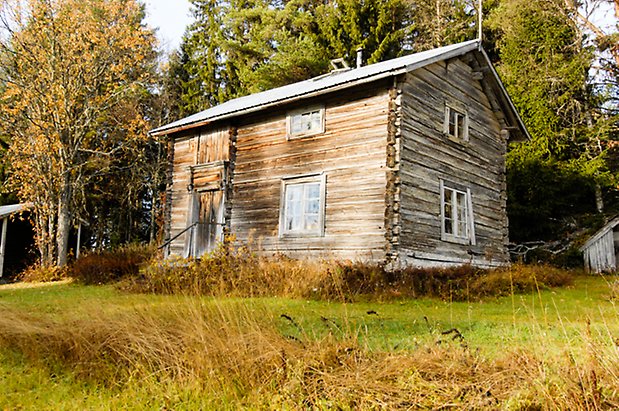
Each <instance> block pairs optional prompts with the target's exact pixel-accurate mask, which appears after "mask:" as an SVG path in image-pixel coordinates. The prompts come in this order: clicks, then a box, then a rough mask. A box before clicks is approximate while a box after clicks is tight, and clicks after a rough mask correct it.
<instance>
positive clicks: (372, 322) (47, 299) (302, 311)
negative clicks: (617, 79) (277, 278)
mask: <svg viewBox="0 0 619 411" xmlns="http://www.w3.org/2000/svg"><path fill="white" fill-rule="evenodd" d="M609 295H610V292H609V285H608V283H607V280H606V279H605V278H603V277H599V276H579V277H577V278H576V282H575V285H574V286H573V287H570V288H564V289H555V290H547V291H541V292H539V293H534V294H529V295H515V296H509V297H501V298H496V299H488V300H486V301H483V302H449V301H440V300H436V299H419V300H403V301H395V302H370V303H335V302H323V301H308V300H301V299H283V298H254V299H233V298H230V299H221V298H217V299H213V298H204V300H206V301H208V302H210V303H212V304H219V305H227V304H241V305H244V306H246V308H249V309H259V310H260V311H261V312H262V310H266V311H267V312H268V313H270V316H271V318H272V321H274V322H275V323H276V325H277V327H278V328H279V329H280V330H281V332H282V333H284V334H285V335H289V336H294V337H296V338H320V337H322V336H324V335H326V334H329V333H332V334H334V335H336V336H337V334H338V333H340V332H342V333H343V332H353V333H355V334H357V335H358V336H359V338H360V339H361V340H362V341H363V342H364V343H365V345H366V346H367V347H368V348H370V349H373V350H391V349H394V348H397V349H413V348H415V347H416V346H418V345H419V344H423V343H426V342H429V341H438V340H439V339H441V340H446V339H448V336H447V337H444V336H441V332H443V331H447V330H450V329H452V328H456V329H457V330H458V331H459V332H460V333H461V334H462V335H463V337H464V341H465V342H466V343H467V344H468V345H469V346H471V347H475V348H480V349H483V350H484V351H486V352H487V353H492V352H494V351H496V350H497V349H498V350H501V347H500V346H501V345H503V344H505V343H506V342H508V343H509V344H510V345H513V346H519V345H523V344H528V343H529V342H530V341H531V340H532V339H535V338H538V337H539V336H540V332H541V333H542V335H543V336H544V337H545V338H546V337H549V338H551V341H555V342H556V343H557V344H560V345H561V344H563V343H565V342H566V341H565V337H566V334H567V336H574V335H577V334H579V333H581V332H582V331H583V330H584V327H585V324H586V321H587V320H589V321H590V322H591V328H592V331H593V332H594V333H596V332H597V333H607V332H610V333H611V334H613V335H619V321H617V320H618V318H619V310H618V309H617V307H616V305H615V302H614V301H612V300H611V299H610V298H609ZM192 299H193V298H191V297H179V296H160V295H143V294H126V293H122V292H119V291H117V290H116V289H115V288H114V287H113V286H110V285H105V286H81V285H76V284H67V283H61V284H54V283H52V284H47V285H42V286H35V287H23V288H22V287H11V286H5V287H0V307H2V306H3V305H5V306H7V307H11V308H14V309H19V310H23V311H25V312H28V313H31V314H32V313H34V314H36V315H41V316H43V315H51V316H53V317H54V318H56V319H59V320H66V321H69V320H72V319H73V320H74V319H78V318H81V317H83V316H87V315H89V313H90V312H91V311H92V308H93V307H98V308H99V309H100V310H101V311H103V312H106V313H114V312H122V311H126V310H132V309H136V308H143V307H148V308H152V309H158V308H166V307H173V306H174V305H177V304H184V303H186V302H187V301H188V300H192ZM368 313H370V314H368ZM282 315H286V316H288V317H290V318H292V319H293V320H294V322H295V323H296V324H298V327H297V326H295V325H294V324H292V323H291V322H290V321H289V320H287V319H285V318H283V317H282Z"/></svg>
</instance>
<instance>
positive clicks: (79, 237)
mask: <svg viewBox="0 0 619 411" xmlns="http://www.w3.org/2000/svg"><path fill="white" fill-rule="evenodd" d="M81 246H82V222H81V221H80V223H79V225H78V226H77V248H76V249H75V259H76V260H79V258H80V248H81Z"/></svg>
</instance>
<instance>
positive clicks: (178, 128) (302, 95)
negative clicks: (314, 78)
mask: <svg viewBox="0 0 619 411" xmlns="http://www.w3.org/2000/svg"><path fill="white" fill-rule="evenodd" d="M406 71H407V68H401V69H398V70H389V71H386V72H383V73H379V74H375V75H372V76H368V77H364V78H361V79H355V80H353V81H348V82H345V83H341V84H337V85H334V86H329V87H325V88H322V89H319V90H314V91H312V92H308V93H300V94H297V95H295V96H291V97H287V98H283V99H279V100H274V101H272V102H269V103H266V104H260V105H255V106H251V107H247V108H245V109H242V110H236V111H233V112H230V113H226V114H223V115H220V116H215V117H211V118H208V119H204V120H196V121H194V122H191V123H187V124H183V125H179V126H176V127H170V128H166V126H163V127H160V128H157V129H154V130H152V131H149V133H148V134H150V135H151V136H153V137H160V136H164V135H168V134H173V133H178V132H181V131H185V130H189V129H192V128H196V127H202V126H205V125H207V124H210V123H213V122H215V121H221V120H226V119H229V118H232V117H237V116H241V115H245V114H250V113H255V112H257V111H261V110H265V109H268V108H273V107H277V106H281V105H284V104H288V103H292V102H295V101H299V100H303V99H306V98H311V97H316V96H320V95H322V94H325V93H330V92H334V91H338V90H343V89H347V88H350V87H354V86H357V85H360V84H367V83H371V82H373V81H378V80H382V79H384V78H387V77H392V76H398V75H400V74H402V73H405V72H406Z"/></svg>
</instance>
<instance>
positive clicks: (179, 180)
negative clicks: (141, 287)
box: [166, 125, 233, 257]
mask: <svg viewBox="0 0 619 411" xmlns="http://www.w3.org/2000/svg"><path fill="white" fill-rule="evenodd" d="M231 134H232V133H231V129H230V127H228V126H222V125H215V126H214V127H211V128H203V129H197V130H190V131H186V132H181V133H178V134H176V135H174V136H173V137H174V138H173V140H172V141H173V144H172V145H171V147H170V148H171V152H170V153H169V156H170V161H171V170H170V171H169V173H170V174H169V175H171V178H169V181H168V189H167V198H166V206H167V207H168V208H167V210H170V211H169V212H166V235H167V238H166V240H168V239H172V238H175V237H176V238H175V239H174V240H173V241H172V242H171V243H170V255H176V256H181V257H185V256H186V255H185V254H186V251H187V249H186V246H187V243H188V239H189V235H190V232H189V231H186V232H185V233H184V234H181V235H180V236H178V234H179V233H182V232H183V230H185V229H186V228H187V227H188V226H189V225H190V224H191V222H190V221H189V220H190V218H191V216H190V215H189V210H190V205H191V201H192V195H193V193H192V192H189V191H188V190H187V186H188V185H189V184H190V183H191V184H193V185H194V186H195V188H200V185H201V184H208V182H202V181H201V180H200V177H199V175H197V174H196V175H193V174H192V170H191V167H192V166H197V165H205V164H212V163H216V162H218V161H228V160H230V158H231V153H233V144H232V138H231V137H233V136H231ZM194 177H195V178H194Z"/></svg>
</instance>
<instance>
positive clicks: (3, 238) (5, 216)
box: [0, 204, 32, 278]
mask: <svg viewBox="0 0 619 411" xmlns="http://www.w3.org/2000/svg"><path fill="white" fill-rule="evenodd" d="M29 207H30V205H29V204H11V205H4V206H0V219H1V220H2V228H1V230H2V233H1V234H0V278H2V275H3V274H4V262H5V257H6V255H7V228H8V225H9V219H10V217H11V216H13V215H15V214H17V213H21V212H23V211H25V210H27V209H28V208H29ZM27 236H28V237H32V233H31V232H29V233H28V234H27Z"/></svg>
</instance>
